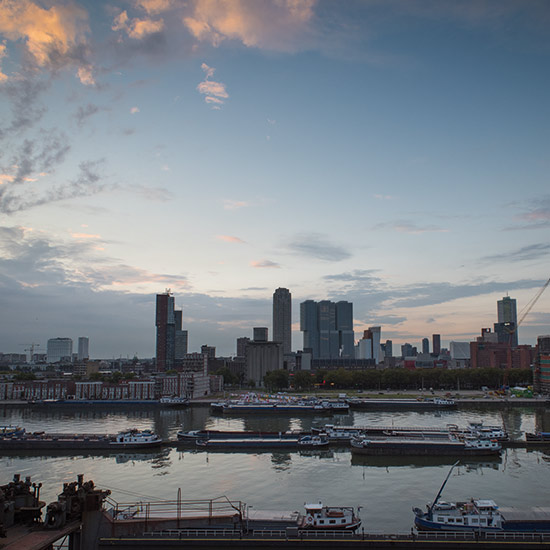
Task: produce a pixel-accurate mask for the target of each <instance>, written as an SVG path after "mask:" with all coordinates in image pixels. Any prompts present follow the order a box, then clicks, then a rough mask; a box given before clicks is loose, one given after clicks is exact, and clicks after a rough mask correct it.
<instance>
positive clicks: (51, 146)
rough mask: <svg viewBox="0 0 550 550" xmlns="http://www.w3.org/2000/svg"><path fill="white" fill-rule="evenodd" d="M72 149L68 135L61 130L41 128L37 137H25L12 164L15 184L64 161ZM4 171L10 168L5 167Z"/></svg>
mask: <svg viewBox="0 0 550 550" xmlns="http://www.w3.org/2000/svg"><path fill="white" fill-rule="evenodd" d="M69 150H70V145H69V140H68V138H67V136H66V135H65V134H64V133H62V132H59V131H54V130H51V131H49V132H47V131H44V130H41V131H40V132H39V136H38V137H37V138H36V139H25V140H24V141H23V143H22V144H21V146H20V148H19V150H18V151H17V152H16V153H15V154H14V155H13V157H12V159H11V162H10V165H11V170H12V171H13V181H12V183H13V184H14V185H16V184H19V183H21V182H23V181H25V180H26V179H27V178H28V177H30V176H32V175H33V174H36V173H38V172H49V171H50V170H52V169H54V168H55V167H56V166H57V165H58V164H60V163H61V162H63V160H64V159H65V157H66V155H67V153H68V152H69ZM3 171H4V172H7V173H9V171H10V169H9V168H7V167H4V169H3Z"/></svg>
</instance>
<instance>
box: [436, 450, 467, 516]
mask: <svg viewBox="0 0 550 550" xmlns="http://www.w3.org/2000/svg"><path fill="white" fill-rule="evenodd" d="M459 463H460V460H457V461H456V462H455V463H454V464H453V465H452V466H451V469H450V470H449V473H448V474H447V477H446V478H445V481H444V482H443V484H442V485H441V488H440V489H439V492H438V493H437V496H436V497H435V499H434V501H433V502H432V505H431V506H430V513H431V511H432V510H433V507H434V506H435V505H436V504H437V501H438V500H439V497H440V496H441V493H442V492H443V488H444V487H445V485H446V484H447V481H448V480H449V478H450V477H451V473H452V471H453V470H454V468H455V466H458V464H459Z"/></svg>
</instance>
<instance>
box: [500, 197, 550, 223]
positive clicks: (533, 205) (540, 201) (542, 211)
mask: <svg viewBox="0 0 550 550" xmlns="http://www.w3.org/2000/svg"><path fill="white" fill-rule="evenodd" d="M525 210H526V211H525V212H524V213H522V214H520V215H519V216H517V217H516V219H517V220H519V221H520V222H521V223H522V225H515V226H511V227H507V228H506V230H508V231H515V230H518V229H519V230H524V229H545V228H547V227H550V196H548V195H546V196H542V197H538V198H537V199H534V200H532V201H530V203H529V205H528V206H527V207H525Z"/></svg>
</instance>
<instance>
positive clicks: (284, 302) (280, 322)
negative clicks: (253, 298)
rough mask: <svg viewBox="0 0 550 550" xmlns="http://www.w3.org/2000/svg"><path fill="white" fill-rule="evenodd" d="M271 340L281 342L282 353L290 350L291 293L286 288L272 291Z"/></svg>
mask: <svg viewBox="0 0 550 550" xmlns="http://www.w3.org/2000/svg"><path fill="white" fill-rule="evenodd" d="M273 341H274V342H282V344H283V353H284V354H288V353H291V352H292V295H291V294H290V292H289V290H288V288H278V289H277V290H275V292H274V293H273Z"/></svg>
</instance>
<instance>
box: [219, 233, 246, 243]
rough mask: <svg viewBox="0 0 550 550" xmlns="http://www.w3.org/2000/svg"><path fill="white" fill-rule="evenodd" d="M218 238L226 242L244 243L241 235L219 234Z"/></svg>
mask: <svg viewBox="0 0 550 550" xmlns="http://www.w3.org/2000/svg"><path fill="white" fill-rule="evenodd" d="M216 238H217V239H219V240H220V241H225V242H226V243H244V241H243V240H242V239H239V237H232V236H231V235H217V236H216Z"/></svg>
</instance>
